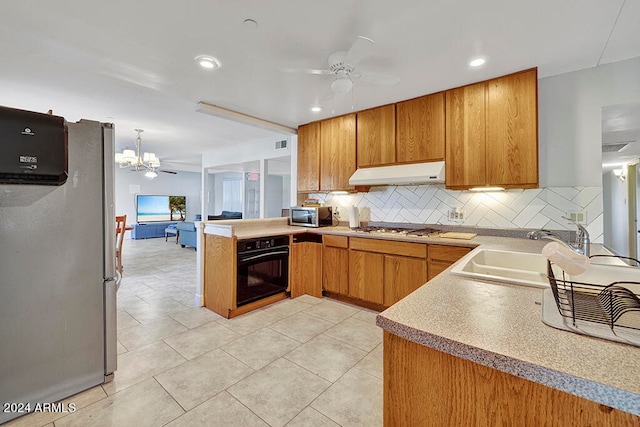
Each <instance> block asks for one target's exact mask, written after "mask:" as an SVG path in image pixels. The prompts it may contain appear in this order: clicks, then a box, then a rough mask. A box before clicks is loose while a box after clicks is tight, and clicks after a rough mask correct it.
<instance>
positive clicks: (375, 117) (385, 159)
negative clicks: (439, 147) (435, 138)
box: [356, 104, 444, 167]
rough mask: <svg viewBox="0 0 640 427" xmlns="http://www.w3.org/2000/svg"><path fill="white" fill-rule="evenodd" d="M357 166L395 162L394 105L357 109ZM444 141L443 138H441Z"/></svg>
mask: <svg viewBox="0 0 640 427" xmlns="http://www.w3.org/2000/svg"><path fill="white" fill-rule="evenodd" d="M356 135H357V148H358V156H357V158H358V167H368V166H380V165H390V164H393V163H395V162H396V107H395V105H393V104H391V105H384V106H382V107H377V108H372V109H369V110H364V111H359V112H358V113H357V124H356ZM443 143H444V139H443Z"/></svg>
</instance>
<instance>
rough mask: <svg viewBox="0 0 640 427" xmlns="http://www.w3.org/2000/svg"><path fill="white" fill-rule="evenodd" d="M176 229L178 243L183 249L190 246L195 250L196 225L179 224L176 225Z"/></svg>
mask: <svg viewBox="0 0 640 427" xmlns="http://www.w3.org/2000/svg"><path fill="white" fill-rule="evenodd" d="M176 228H177V229H178V243H180V246H182V247H183V248H184V247H185V246H191V247H192V248H194V249H196V246H197V245H196V241H197V236H198V233H196V225H195V223H193V222H179V223H178V224H177V225H176Z"/></svg>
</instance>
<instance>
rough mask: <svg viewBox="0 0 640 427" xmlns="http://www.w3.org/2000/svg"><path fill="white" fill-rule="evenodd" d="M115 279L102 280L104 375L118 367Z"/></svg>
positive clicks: (106, 375)
mask: <svg viewBox="0 0 640 427" xmlns="http://www.w3.org/2000/svg"><path fill="white" fill-rule="evenodd" d="M116 292H117V286H116V282H115V280H105V282H104V375H105V377H108V376H109V375H110V374H112V373H113V372H115V371H116V369H117V367H118V363H117V362H118V344H117V339H118V337H117V329H118V323H117V321H118V312H117V310H118V308H117V304H116Z"/></svg>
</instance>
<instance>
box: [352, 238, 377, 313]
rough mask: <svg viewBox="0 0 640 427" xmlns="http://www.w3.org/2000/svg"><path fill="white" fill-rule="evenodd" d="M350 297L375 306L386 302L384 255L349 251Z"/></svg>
mask: <svg viewBox="0 0 640 427" xmlns="http://www.w3.org/2000/svg"><path fill="white" fill-rule="evenodd" d="M349 296H350V297H353V298H358V299H361V300H364V301H368V302H372V303H375V304H382V303H383V302H384V255H383V254H378V253H373V252H363V251H357V250H349Z"/></svg>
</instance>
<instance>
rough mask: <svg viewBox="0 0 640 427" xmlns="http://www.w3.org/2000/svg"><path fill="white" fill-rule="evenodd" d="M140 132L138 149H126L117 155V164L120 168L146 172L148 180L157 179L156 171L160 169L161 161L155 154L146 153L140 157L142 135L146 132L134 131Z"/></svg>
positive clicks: (137, 141) (137, 143) (137, 139)
mask: <svg viewBox="0 0 640 427" xmlns="http://www.w3.org/2000/svg"><path fill="white" fill-rule="evenodd" d="M134 130H135V131H136V132H138V137H137V138H136V149H135V151H134V150H131V149H125V150H122V153H116V163H118V164H119V165H120V168H129V169H131V170H134V171H146V173H145V174H144V176H146V177H148V178H155V177H156V176H158V172H156V169H157V168H159V167H160V159H158V158H157V157H156V155H155V153H144V154H142V155H140V145H141V143H142V140H141V139H140V134H141V133H142V132H144V130H142V129H134Z"/></svg>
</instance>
